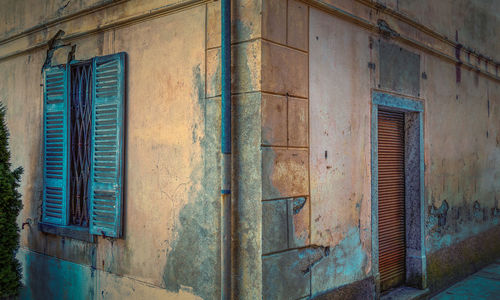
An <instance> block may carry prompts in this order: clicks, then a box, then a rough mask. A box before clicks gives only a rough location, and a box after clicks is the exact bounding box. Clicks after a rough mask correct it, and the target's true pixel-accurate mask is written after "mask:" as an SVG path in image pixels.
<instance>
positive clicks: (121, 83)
mask: <svg viewBox="0 0 500 300" xmlns="http://www.w3.org/2000/svg"><path fill="white" fill-rule="evenodd" d="M44 76H45V84H44V110H43V111H44V121H43V125H44V128H43V130H44V147H43V149H44V162H43V180H44V185H43V206H42V225H50V226H51V227H52V228H54V227H55V228H56V229H58V230H57V231H56V232H61V230H62V229H68V230H69V229H73V230H79V231H80V232H81V231H82V230H85V231H88V233H90V234H97V235H103V236H109V237H120V236H121V219H122V216H121V214H122V199H123V191H122V188H123V185H122V181H123V154H124V151H123V139H124V127H123V118H124V108H125V103H124V99H125V53H118V54H114V55H109V56H103V57H95V58H93V59H92V60H90V61H85V62H79V61H72V62H71V63H69V64H68V65H59V66H54V67H50V68H47V69H45V71H44ZM52 232H53V233H54V231H52Z"/></svg>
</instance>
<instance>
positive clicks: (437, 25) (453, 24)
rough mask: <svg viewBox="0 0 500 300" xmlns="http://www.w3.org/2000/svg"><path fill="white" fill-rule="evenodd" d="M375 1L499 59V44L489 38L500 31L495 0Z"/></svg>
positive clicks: (498, 11) (498, 7)
mask: <svg viewBox="0 0 500 300" xmlns="http://www.w3.org/2000/svg"><path fill="white" fill-rule="evenodd" d="M374 2H379V3H382V4H384V5H386V6H387V7H388V8H390V9H393V10H395V11H397V12H399V13H401V14H403V15H405V16H408V17H409V18H411V19H413V20H415V21H416V22H418V23H420V24H422V25H424V26H427V27H429V28H430V29H432V30H434V31H436V32H438V33H440V34H442V35H444V36H445V37H447V38H448V39H449V40H452V41H458V42H460V43H462V44H464V45H466V46H468V47H470V48H471V49H473V50H475V51H478V52H479V53H482V54H483V55H485V56H488V57H491V58H493V59H495V60H496V61H497V62H498V61H499V60H500V55H499V53H500V45H499V44H498V43H492V42H491V38H492V37H494V36H498V35H499V34H500V2H498V1H495V0H487V1H471V0H458V1H457V0H446V1H432V0H425V1H412V0H378V1H374ZM457 34H458V40H457ZM490 67H493V68H494V67H495V66H490Z"/></svg>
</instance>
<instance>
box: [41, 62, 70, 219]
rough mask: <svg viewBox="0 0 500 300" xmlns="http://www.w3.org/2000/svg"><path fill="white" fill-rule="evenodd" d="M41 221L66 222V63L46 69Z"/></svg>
mask: <svg viewBox="0 0 500 300" xmlns="http://www.w3.org/2000/svg"><path fill="white" fill-rule="evenodd" d="M44 76H45V84H44V91H43V98H44V106H43V107H44V109H43V112H44V113H43V134H44V143H43V150H44V156H43V157H44V159H43V180H44V185H43V207H42V210H43V212H42V222H44V223H52V224H58V225H67V221H68V210H67V199H68V143H69V134H68V122H69V119H68V97H67V72H66V67H65V66H55V67H51V68H48V69H45V71H44Z"/></svg>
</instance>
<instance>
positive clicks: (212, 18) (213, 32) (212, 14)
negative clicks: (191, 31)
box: [207, 1, 221, 49]
mask: <svg viewBox="0 0 500 300" xmlns="http://www.w3.org/2000/svg"><path fill="white" fill-rule="evenodd" d="M220 33H221V25H220V2H218V1H215V2H210V3H208V4H207V49H210V48H213V47H220V45H221V44H220V39H221V35H220Z"/></svg>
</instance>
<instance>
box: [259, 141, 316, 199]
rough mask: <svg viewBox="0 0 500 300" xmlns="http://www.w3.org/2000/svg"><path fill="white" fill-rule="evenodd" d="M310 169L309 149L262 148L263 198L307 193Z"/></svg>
mask: <svg viewBox="0 0 500 300" xmlns="http://www.w3.org/2000/svg"><path fill="white" fill-rule="evenodd" d="M308 169H309V159H308V151H307V150H301V149H279V148H271V147H269V148H264V149H262V199H263V200H268V199H277V198H285V197H293V196H302V195H307V194H308V193H309V179H308Z"/></svg>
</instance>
